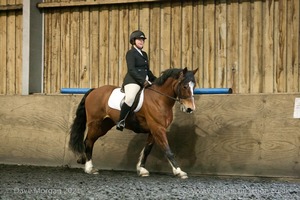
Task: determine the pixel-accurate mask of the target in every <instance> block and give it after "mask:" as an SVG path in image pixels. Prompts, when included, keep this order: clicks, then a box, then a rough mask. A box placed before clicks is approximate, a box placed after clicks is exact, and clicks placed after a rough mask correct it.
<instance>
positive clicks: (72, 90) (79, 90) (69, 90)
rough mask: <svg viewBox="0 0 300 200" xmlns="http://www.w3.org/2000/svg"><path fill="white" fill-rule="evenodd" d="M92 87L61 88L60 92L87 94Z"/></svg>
mask: <svg viewBox="0 0 300 200" xmlns="http://www.w3.org/2000/svg"><path fill="white" fill-rule="evenodd" d="M89 90H90V88H61V89H60V93H63V94H85V93H86V92H87V91H89Z"/></svg>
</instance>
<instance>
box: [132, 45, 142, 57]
mask: <svg viewBox="0 0 300 200" xmlns="http://www.w3.org/2000/svg"><path fill="white" fill-rule="evenodd" d="M133 47H134V48H135V49H136V50H137V51H138V52H139V53H140V54H141V55H142V56H144V55H143V53H142V51H141V50H140V49H139V48H137V47H136V46H133Z"/></svg>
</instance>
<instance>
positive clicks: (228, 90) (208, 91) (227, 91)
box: [60, 88, 232, 94]
mask: <svg viewBox="0 0 300 200" xmlns="http://www.w3.org/2000/svg"><path fill="white" fill-rule="evenodd" d="M89 90H90V88H61V90H60V92H61V93H63V94H85V93H86V92H87V91H89ZM194 94H232V89H231V88H195V90H194Z"/></svg>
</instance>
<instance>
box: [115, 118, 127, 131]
mask: <svg viewBox="0 0 300 200" xmlns="http://www.w3.org/2000/svg"><path fill="white" fill-rule="evenodd" d="M124 127H125V120H124V119H123V120H121V121H119V122H118V123H117V130H119V131H123V129H124Z"/></svg>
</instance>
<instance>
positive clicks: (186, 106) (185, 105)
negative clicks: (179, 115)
mask: <svg viewBox="0 0 300 200" xmlns="http://www.w3.org/2000/svg"><path fill="white" fill-rule="evenodd" d="M188 86H189V89H190V94H191V97H190V98H187V99H181V101H180V102H181V106H180V109H181V111H182V112H187V113H192V112H193V111H194V110H195V109H196V106H195V101H194V86H195V83H194V82H192V81H190V82H189V84H188Z"/></svg>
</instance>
